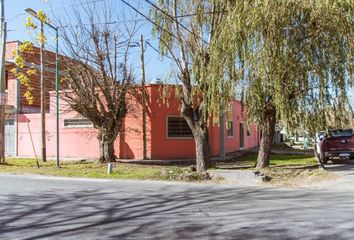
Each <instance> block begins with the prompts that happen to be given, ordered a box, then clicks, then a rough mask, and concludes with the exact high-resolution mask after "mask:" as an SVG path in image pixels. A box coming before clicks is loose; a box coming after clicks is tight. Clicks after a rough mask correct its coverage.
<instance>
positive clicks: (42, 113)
mask: <svg viewBox="0 0 354 240" xmlns="http://www.w3.org/2000/svg"><path fill="white" fill-rule="evenodd" d="M43 37H44V24H43V22H42V21H41V39H40V41H41V140H42V161H43V162H46V161H47V154H46V153H47V150H46V139H45V111H46V109H45V105H46V104H45V82H44V40H43V39H42V38H43Z"/></svg>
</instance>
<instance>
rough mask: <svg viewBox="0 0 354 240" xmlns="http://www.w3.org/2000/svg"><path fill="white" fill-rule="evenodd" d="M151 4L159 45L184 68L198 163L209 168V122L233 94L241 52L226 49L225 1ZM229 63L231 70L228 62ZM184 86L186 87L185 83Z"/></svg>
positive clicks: (187, 115)
mask: <svg viewBox="0 0 354 240" xmlns="http://www.w3.org/2000/svg"><path fill="white" fill-rule="evenodd" d="M146 2H148V3H149V4H150V6H151V8H150V20H151V21H152V22H153V24H154V25H153V33H154V34H155V36H156V37H157V38H158V40H159V50H160V53H161V55H162V56H164V55H165V54H168V55H170V57H172V58H173V60H174V63H175V67H176V69H177V72H178V74H177V75H178V76H177V77H178V82H179V84H178V86H177V96H178V99H179V101H180V106H181V108H180V109H181V115H182V116H183V117H184V119H185V120H186V122H187V124H188V126H189V127H190V129H191V131H192V133H193V136H194V140H195V145H196V168H197V172H198V173H199V174H202V175H203V174H205V172H206V170H207V165H208V163H209V160H210V153H209V140H208V124H209V123H210V121H209V119H210V118H211V116H212V115H214V117H215V116H217V115H218V113H219V111H220V108H221V106H225V105H227V103H229V102H230V99H231V97H232V96H233V82H232V81H231V79H235V65H234V64H229V63H233V62H235V57H236V54H234V53H232V52H229V53H226V52H224V51H222V48H223V45H222V44H221V43H220V41H219V40H218V38H219V35H220V33H221V31H222V29H223V21H224V19H225V16H226V15H225V12H224V10H225V6H224V4H223V1H197V0H191V1H178V0H173V1H169V0H158V1H157V4H154V3H152V2H150V1H146ZM224 65H225V66H229V68H227V70H225V68H224V67H223V66H224ZM179 86H181V87H179Z"/></svg>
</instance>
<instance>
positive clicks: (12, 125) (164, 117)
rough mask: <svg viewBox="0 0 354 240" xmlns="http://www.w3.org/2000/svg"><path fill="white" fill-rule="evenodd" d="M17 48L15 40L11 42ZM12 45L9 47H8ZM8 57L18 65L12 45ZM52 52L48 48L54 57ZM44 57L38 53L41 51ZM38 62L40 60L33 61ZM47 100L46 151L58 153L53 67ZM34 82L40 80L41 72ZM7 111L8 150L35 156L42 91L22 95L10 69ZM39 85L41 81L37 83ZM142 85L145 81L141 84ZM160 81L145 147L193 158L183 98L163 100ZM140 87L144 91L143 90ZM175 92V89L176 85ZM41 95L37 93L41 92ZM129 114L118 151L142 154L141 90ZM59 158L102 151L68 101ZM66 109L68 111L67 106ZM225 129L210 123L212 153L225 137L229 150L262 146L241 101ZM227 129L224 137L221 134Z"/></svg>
mask: <svg viewBox="0 0 354 240" xmlns="http://www.w3.org/2000/svg"><path fill="white" fill-rule="evenodd" d="M9 44H10V45H11V46H12V47H16V44H18V43H17V42H16V43H8V45H9ZM8 49H10V47H8ZM8 51H9V56H7V58H6V59H7V63H8V66H7V72H9V70H10V69H11V68H13V67H14V64H13V60H11V56H12V55H11V50H8ZM51 54H52V53H48V55H50V56H51ZM38 59H39V55H38ZM34 62H37V61H34ZM46 70H47V71H48V72H47V73H46V81H47V84H46V86H47V90H46V92H47V96H48V97H47V103H48V110H47V113H46V141H47V142H46V147H47V156H48V157H55V156H56V106H55V92H54V91H51V90H52V89H54V88H53V86H54V85H53V83H54V80H55V75H54V71H53V70H54V66H51V65H50V64H49V65H48V66H47V67H46ZM34 78H37V79H33V80H32V81H31V83H32V84H34V86H35V88H37V87H36V85H38V84H39V76H34ZM7 82H8V84H7V85H8V88H7V93H8V114H7V120H6V137H5V141H6V144H5V145H6V146H5V151H6V154H7V155H11V156H18V157H35V156H39V155H40V151H41V149H40V147H41V146H40V144H41V131H40V130H41V129H40V111H39V110H40V109H39V106H40V105H39V103H38V100H37V99H39V96H37V95H34V98H35V101H34V104H33V105H28V104H27V103H26V100H25V99H24V98H23V93H24V90H23V89H22V88H23V86H21V85H20V84H19V82H18V80H16V79H15V78H14V76H13V75H12V74H10V73H9V74H8V78H7ZM38 86H39V85H38ZM136 87H137V88H138V89H140V86H136ZM162 87H163V86H162V85H159V84H150V85H147V86H146V87H145V89H144V90H145V93H146V147H147V157H148V158H149V159H193V158H195V143H194V139H193V136H192V133H191V131H190V129H189V127H188V125H187V123H186V122H185V120H184V119H183V118H182V117H181V116H180V112H179V102H178V100H177V99H176V97H175V96H174V94H173V92H171V93H172V94H170V97H169V98H168V99H162V97H161V95H162V94H161V88H162ZM139 91H142V90H141V89H140V90H139ZM171 91H174V90H171ZM36 94H37V93H36ZM129 101H130V102H129V106H130V107H129V109H130V111H129V113H128V115H127V116H126V118H125V119H124V123H123V131H122V133H121V134H120V135H119V136H118V138H117V140H116V142H115V153H116V156H117V157H118V158H120V159H142V158H143V146H144V144H143V127H142V126H143V117H142V116H143V115H142V112H143V108H142V99H141V94H136V96H135V97H132V98H129ZM59 106H60V109H61V111H60V118H59V134H60V157H61V158H90V159H91V158H92V159H95V158H97V157H98V155H99V144H98V140H97V131H96V129H94V128H93V126H92V123H91V122H90V121H89V120H88V119H85V118H82V117H80V116H79V115H78V114H77V113H76V112H73V111H67V109H68V108H67V105H66V104H65V102H63V101H60V104H59ZM64 110H65V111H64ZM227 121H228V122H227V123H226V124H224V125H225V126H227V127H225V128H224V129H220V127H219V126H218V125H211V126H210V127H209V139H210V152H211V154H212V155H213V156H217V155H219V153H220V141H222V142H223V144H224V149H225V152H226V153H230V152H235V151H238V150H242V149H249V148H253V147H257V146H258V144H259V134H258V131H257V129H256V127H255V126H254V125H252V124H251V125H248V124H247V119H246V114H245V112H243V111H242V109H241V104H240V102H238V101H236V100H235V101H233V102H232V112H231V116H230V119H229V120H227ZM220 131H224V139H223V140H222V139H221V138H220Z"/></svg>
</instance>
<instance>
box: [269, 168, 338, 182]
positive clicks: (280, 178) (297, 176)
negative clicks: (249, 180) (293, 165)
mask: <svg viewBox="0 0 354 240" xmlns="http://www.w3.org/2000/svg"><path fill="white" fill-rule="evenodd" d="M262 173H263V174H264V175H265V176H267V178H268V181H266V182H264V183H262V184H265V185H272V186H278V187H279V186H283V187H302V186H309V185H312V184H314V183H318V182H320V181H328V180H335V179H337V178H338V176H337V175H336V174H334V173H331V172H328V171H324V170H319V169H289V168H277V167H274V168H270V169H266V170H262Z"/></svg>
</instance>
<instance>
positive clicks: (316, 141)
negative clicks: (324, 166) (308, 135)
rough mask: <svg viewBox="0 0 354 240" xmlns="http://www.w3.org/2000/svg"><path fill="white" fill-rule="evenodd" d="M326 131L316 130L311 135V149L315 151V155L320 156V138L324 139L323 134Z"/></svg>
mask: <svg viewBox="0 0 354 240" xmlns="http://www.w3.org/2000/svg"><path fill="white" fill-rule="evenodd" d="M326 133H327V132H326V131H318V132H316V134H315V136H314V137H313V140H312V142H313V150H314V151H315V155H316V156H317V157H320V152H321V143H322V140H323V139H324V136H325V135H326Z"/></svg>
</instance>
